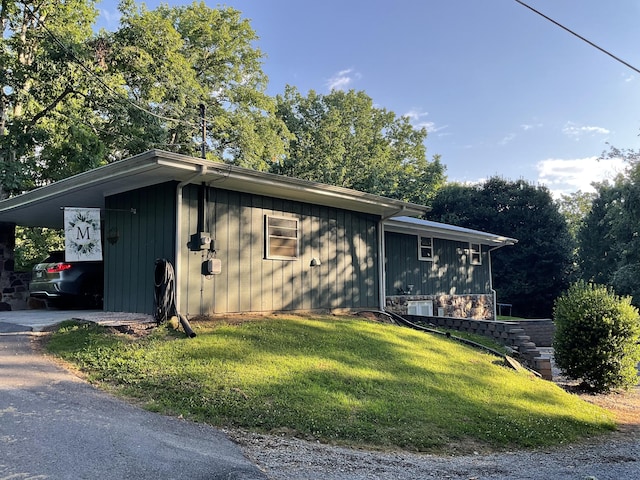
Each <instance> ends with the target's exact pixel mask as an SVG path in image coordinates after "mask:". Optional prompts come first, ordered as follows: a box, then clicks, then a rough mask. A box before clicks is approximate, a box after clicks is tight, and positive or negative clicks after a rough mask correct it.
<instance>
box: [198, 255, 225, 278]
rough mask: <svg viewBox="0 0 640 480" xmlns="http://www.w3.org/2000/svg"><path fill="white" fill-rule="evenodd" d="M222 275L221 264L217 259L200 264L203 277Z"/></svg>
mask: <svg viewBox="0 0 640 480" xmlns="http://www.w3.org/2000/svg"><path fill="white" fill-rule="evenodd" d="M220 273H222V262H221V261H220V259H218V258H210V259H209V260H207V261H205V262H204V263H203V264H202V274H203V275H219V274H220Z"/></svg>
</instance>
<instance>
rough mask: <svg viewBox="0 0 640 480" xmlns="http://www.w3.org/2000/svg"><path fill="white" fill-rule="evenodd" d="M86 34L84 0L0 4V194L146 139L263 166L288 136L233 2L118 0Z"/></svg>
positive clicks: (137, 146) (88, 0)
mask: <svg viewBox="0 0 640 480" xmlns="http://www.w3.org/2000/svg"><path fill="white" fill-rule="evenodd" d="M120 10H121V13H122V17H121V25H120V28H119V29H118V30H117V31H115V32H104V31H103V32H100V33H99V34H95V33H94V31H93V25H94V22H95V19H96V16H97V10H96V8H95V1H94V0H68V1H65V2H59V1H54V0H40V1H37V2H36V1H35V0H25V1H17V0H3V1H2V2H1V3H0V21H1V26H2V38H1V39H0V42H1V44H0V64H1V65H2V67H3V68H2V70H1V71H0V87H1V89H0V182H1V185H2V191H1V192H0V196H7V195H9V194H13V193H17V192H20V191H24V190H28V189H30V188H33V187H35V186H38V185H42V184H45V183H48V182H50V181H55V180H59V179H61V178H65V177H68V176H70V175H73V174H76V173H79V172H82V171H84V170H88V169H91V168H94V167H96V166H98V165H100V164H103V163H105V162H111V161H114V160H118V159H120V158H123V157H127V156H130V155H134V154H137V153H140V152H142V151H145V150H147V149H149V148H162V149H165V150H172V151H176V152H180V153H185V154H191V155H194V154H196V155H197V154H198V153H199V151H200V146H201V142H202V139H201V138H200V133H201V130H202V129H201V122H200V118H199V114H200V112H199V105H200V104H203V105H205V106H206V111H207V117H208V118H209V119H210V120H209V121H208V128H207V137H206V145H207V150H208V151H209V154H208V155H209V156H210V157H212V158H216V159H223V160H224V161H228V162H231V163H234V164H238V165H243V166H247V167H252V168H257V169H267V168H269V166H270V165H271V163H272V161H273V159H277V158H280V157H282V155H283V154H284V152H285V147H286V141H287V139H288V137H289V134H288V132H287V129H286V127H285V126H284V124H283V123H282V122H281V121H280V120H278V119H277V118H276V117H275V115H274V110H275V102H274V100H273V99H272V98H270V97H269V96H268V95H266V93H265V90H266V81H267V79H266V76H265V75H264V73H263V72H262V63H261V62H262V53H261V52H260V51H259V50H258V49H255V48H254V47H253V46H252V44H253V42H254V41H255V40H256V38H257V37H256V34H255V32H254V31H253V30H252V29H251V26H250V24H249V22H248V20H246V19H242V18H241V16H240V12H238V11H237V10H234V9H232V8H217V9H212V8H209V7H207V6H206V5H205V4H204V2H199V3H193V4H191V5H187V6H180V7H169V6H167V5H161V6H160V7H158V8H156V9H155V10H147V9H146V8H145V7H144V6H141V7H138V6H136V5H135V3H134V2H133V1H132V0H123V1H122V2H121V4H120Z"/></svg>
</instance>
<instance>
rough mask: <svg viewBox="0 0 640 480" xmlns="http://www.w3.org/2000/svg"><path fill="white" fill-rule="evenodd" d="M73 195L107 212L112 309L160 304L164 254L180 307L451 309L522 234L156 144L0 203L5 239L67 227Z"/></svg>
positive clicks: (485, 292) (477, 287)
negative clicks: (29, 229) (19, 229)
mask: <svg viewBox="0 0 640 480" xmlns="http://www.w3.org/2000/svg"><path fill="white" fill-rule="evenodd" d="M70 206H74V207H87V208H88V207H93V208H100V209H101V217H102V219H101V220H102V222H101V223H102V231H103V235H102V236H103V241H102V250H103V254H104V262H105V289H104V308H105V310H107V311H129V312H141V313H152V312H153V301H154V300H153V299H154V265H155V261H156V259H159V258H164V259H167V260H169V261H170V262H171V263H172V264H173V265H174V268H175V277H176V300H177V306H178V310H179V311H180V312H181V313H182V314H184V315H186V316H194V315H200V314H222V313H232V312H273V311H312V310H341V309H344V310H351V309H381V308H384V307H385V306H386V305H394V306H395V307H394V308H396V309H398V308H400V309H402V308H403V306H404V305H405V304H406V302H404V301H403V302H401V301H400V300H398V298H402V299H405V300H406V299H408V300H410V301H411V302H419V301H421V302H423V304H424V302H427V301H433V300H436V301H438V299H440V300H442V301H443V302H444V301H445V300H446V302H448V304H447V305H445V307H447V306H448V305H449V304H452V303H451V302H452V301H453V300H454V299H458V298H464V299H466V300H465V301H468V300H469V299H470V298H480V297H482V298H484V297H490V298H491V299H492V298H493V297H492V295H493V293H492V291H491V267H490V251H491V250H492V249H495V248H498V247H500V246H504V245H511V244H513V243H515V240H513V239H508V238H506V237H500V236H498V235H492V234H486V233H482V232H477V231H472V230H468V229H460V228H458V227H452V226H448V225H442V224H437V223H434V222H425V221H422V220H417V219H416V218H414V217H419V216H423V215H425V214H426V213H427V212H428V208H427V207H425V206H421V205H416V204H412V203H407V202H402V201H398V200H394V199H389V198H384V197H380V196H376V195H371V194H367V193H362V192H357V191H354V190H350V189H345V188H340V187H334V186H329V185H324V184H319V183H314V182H309V181H304V180H299V179H294V178H288V177H283V176H279V175H273V174H269V173H264V172H257V171H253V170H249V169H245V168H240V167H236V166H232V165H228V164H224V163H217V162H212V161H209V160H203V159H197V158H192V157H187V156H183V155H178V154H173V153H168V152H164V151H159V150H152V151H148V152H145V153H143V154H140V155H137V156H134V157H131V158H128V159H125V160H121V161H118V162H115V163H111V164H108V165H105V166H103V167H99V168H97V169H94V170H91V171H88V172H84V173H82V174H79V175H76V176H73V177H70V178H67V179H64V180H61V181H59V182H56V183H53V184H50V185H47V186H45V187H41V188H38V189H35V190H32V191H30V192H27V193H24V194H22V195H19V196H16V197H13V198H10V199H6V200H3V201H1V202H0V227H1V228H0V244H2V242H4V244H3V245H0V247H3V246H4V247H5V248H3V251H8V250H11V249H12V245H11V242H12V239H11V238H10V237H11V232H12V229H13V228H14V226H15V225H21V226H41V227H51V228H62V226H63V212H62V209H63V208H64V207H70ZM410 250H412V251H413V253H410ZM383 259H384V260H383ZM9 263H10V259H9V260H7V261H6V262H5V268H4V271H3V272H2V282H4V283H3V284H2V285H0V287H2V288H3V291H4V292H5V293H10V292H11V291H12V289H13V285H11V283H12V282H10V281H8V280H9V273H10V272H9V270H10V268H9ZM385 267H386V268H385ZM410 284H411V285H413V288H411V289H409V285H410ZM443 296H448V297H447V298H446V299H444V298H440V297H443ZM490 303H491V304H494V302H493V300H491V302H490ZM423 304H421V305H423ZM443 305H444V303H443ZM408 306H409V305H407V308H408ZM411 306H412V308H413V306H415V305H414V304H412V305H411ZM436 308H443V307H442V306H440V303H438V304H437V305H436ZM436 312H437V310H436ZM447 313H451V314H453V313H455V312H454V311H453V310H451V311H450V312H449V311H448V310H447ZM467 313H468V312H467ZM485 316H486V315H485Z"/></svg>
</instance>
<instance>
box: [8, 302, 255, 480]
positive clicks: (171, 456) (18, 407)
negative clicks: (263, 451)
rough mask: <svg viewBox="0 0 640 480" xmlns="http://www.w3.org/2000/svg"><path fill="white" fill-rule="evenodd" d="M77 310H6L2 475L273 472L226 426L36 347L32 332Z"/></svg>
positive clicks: (248, 478)
mask: <svg viewBox="0 0 640 480" xmlns="http://www.w3.org/2000/svg"><path fill="white" fill-rule="evenodd" d="M29 312H31V313H29ZM11 314H13V315H11ZM78 316H79V315H78V312H72V313H69V312H59V311H48V310H47V311H30V310H27V311H25V312H1V315H0V479H8V478H12V479H13V478H24V479H63V480H64V479H69V480H71V479H73V480H78V479H96V478H101V479H140V480H146V479H149V480H151V479H153V480H158V479H225V480H254V479H255V480H257V479H260V480H264V479H266V478H267V477H266V476H265V475H264V473H263V472H262V471H260V470H259V469H258V468H257V467H256V466H255V465H254V464H253V463H251V462H250V461H249V460H248V459H247V458H246V457H244V455H243V454H242V452H241V450H240V448H239V447H238V446H237V445H236V444H234V443H233V442H231V441H230V440H229V439H228V438H227V437H226V436H225V435H224V433H223V432H221V431H220V430H218V429H215V428H213V427H210V426H207V425H203V424H197V423H193V422H188V421H186V420H182V419H179V418H173V417H165V416H162V415H158V414H155V413H151V412H147V411H145V410H142V409H140V408H137V407H135V406H132V405H129V404H127V403H125V402H123V401H121V400H119V399H117V398H115V397H113V396H111V395H109V394H107V393H104V392H101V391H99V390H97V389H95V388H93V387H92V386H91V385H90V384H88V383H86V382H84V381H82V380H81V379H79V378H78V377H76V376H75V375H73V374H71V373H69V372H68V371H67V370H65V369H63V368H61V367H59V366H58V365H56V364H55V363H54V362H53V361H52V360H51V359H49V358H47V357H46V356H44V355H42V354H40V353H38V352H37V351H35V350H34V349H33V346H32V344H31V342H32V341H33V339H34V337H33V334H32V333H30V332H33V331H38V330H41V329H42V328H44V327H45V326H47V325H49V324H51V323H58V322H59V321H62V320H65V319H68V318H76V317H78ZM81 316H82V315H80V317H81Z"/></svg>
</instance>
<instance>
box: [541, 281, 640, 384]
mask: <svg viewBox="0 0 640 480" xmlns="http://www.w3.org/2000/svg"><path fill="white" fill-rule="evenodd" d="M554 320H555V324H556V333H555V338H554V343H553V346H554V349H555V360H556V364H557V365H558V367H559V368H560V369H561V370H562V371H563V372H564V373H565V374H566V375H567V376H568V377H570V378H573V379H575V380H581V381H582V382H583V383H584V384H586V385H588V386H589V387H590V388H592V389H593V390H595V391H598V392H603V391H608V390H612V389H616V388H629V387H632V386H634V385H636V384H637V383H638V372H637V370H636V365H637V363H638V362H639V361H640V346H639V344H638V341H639V339H640V316H639V314H638V310H637V309H636V308H635V307H634V306H633V305H631V298H630V297H621V296H618V295H616V294H615V292H614V291H613V289H611V288H610V287H605V286H602V285H594V284H589V283H585V282H583V281H580V282H577V283H575V284H573V285H572V286H571V287H570V288H569V290H567V291H566V292H565V293H564V294H563V295H561V296H560V297H559V298H558V299H557V300H556V302H555V305H554Z"/></svg>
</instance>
